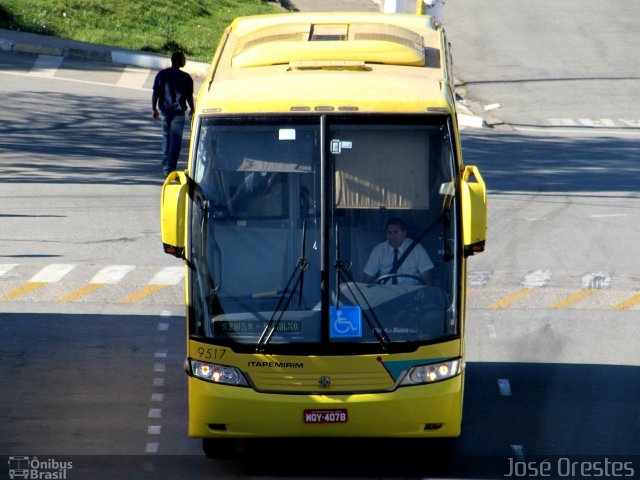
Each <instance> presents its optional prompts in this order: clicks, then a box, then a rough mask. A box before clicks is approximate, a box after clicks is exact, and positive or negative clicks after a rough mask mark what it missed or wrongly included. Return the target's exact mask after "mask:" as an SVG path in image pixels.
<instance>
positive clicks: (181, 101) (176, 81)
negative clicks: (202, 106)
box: [151, 52, 194, 175]
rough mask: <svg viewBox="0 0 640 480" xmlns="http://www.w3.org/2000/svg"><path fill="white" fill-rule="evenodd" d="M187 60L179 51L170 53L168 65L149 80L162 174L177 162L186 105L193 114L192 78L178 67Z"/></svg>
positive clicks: (171, 168) (172, 168)
mask: <svg viewBox="0 0 640 480" xmlns="http://www.w3.org/2000/svg"><path fill="white" fill-rule="evenodd" d="M186 63H187V59H186V57H185V55H184V53H183V52H174V53H173V55H171V67H169V68H165V69H164V70H161V71H159V72H158V74H157V75H156V78H155V80H154V82H153V95H152V97H151V105H152V115H153V118H154V119H156V120H157V119H161V120H162V171H163V173H164V174H165V175H168V174H169V173H171V172H173V171H174V170H175V169H176V167H177V166H178V158H179V157H180V149H181V147H182V132H183V131H184V122H185V116H186V113H187V106H188V107H189V108H190V109H191V110H190V111H189V118H191V117H192V115H193V110H194V104H193V79H192V78H191V75H189V74H188V73H187V72H184V71H182V70H180V69H181V68H182V67H184V66H185V65H186Z"/></svg>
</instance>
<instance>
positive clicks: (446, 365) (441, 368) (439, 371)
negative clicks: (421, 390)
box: [400, 358, 462, 385]
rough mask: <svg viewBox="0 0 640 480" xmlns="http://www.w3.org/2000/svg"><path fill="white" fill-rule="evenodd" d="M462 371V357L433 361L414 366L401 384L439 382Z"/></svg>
mask: <svg viewBox="0 0 640 480" xmlns="http://www.w3.org/2000/svg"><path fill="white" fill-rule="evenodd" d="M461 372H462V359H461V358H456V359H455V360H448V361H446V362H440V363H431V364H429V365H418V366H416V367H412V368H411V369H410V370H409V371H408V372H407V374H406V375H405V376H404V378H403V379H402V381H401V382H400V385H420V384H423V383H433V382H439V381H441V380H446V379H447V378H451V377H455V376H456V375H459V374H460V373H461Z"/></svg>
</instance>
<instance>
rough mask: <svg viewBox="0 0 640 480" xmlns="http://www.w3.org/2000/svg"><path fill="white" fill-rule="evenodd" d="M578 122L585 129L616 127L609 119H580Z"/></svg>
mask: <svg viewBox="0 0 640 480" xmlns="http://www.w3.org/2000/svg"><path fill="white" fill-rule="evenodd" d="M578 121H579V122H580V124H581V125H584V126H585V127H606V128H611V127H616V122H614V121H613V120H611V119H610V118H601V119H599V120H594V119H592V118H581V119H579V120H578Z"/></svg>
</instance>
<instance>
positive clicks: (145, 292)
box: [119, 285, 169, 303]
mask: <svg viewBox="0 0 640 480" xmlns="http://www.w3.org/2000/svg"><path fill="white" fill-rule="evenodd" d="M167 287H169V285H147V286H146V287H144V288H142V289H140V290H138V291H137V292H134V293H132V294H131V295H128V296H126V297H124V298H123V299H122V300H120V302H119V303H135V302H137V301H138V300H141V299H143V298H145V297H148V296H149V295H151V294H153V293H155V292H157V291H158V290H162V289H164V288H167Z"/></svg>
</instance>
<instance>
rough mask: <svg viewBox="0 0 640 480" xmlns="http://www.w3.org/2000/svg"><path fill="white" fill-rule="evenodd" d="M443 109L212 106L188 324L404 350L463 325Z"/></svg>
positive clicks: (196, 207) (274, 346) (266, 337)
mask: <svg viewBox="0 0 640 480" xmlns="http://www.w3.org/2000/svg"><path fill="white" fill-rule="evenodd" d="M451 138H452V135H451V126H450V118H449V117H447V116H437V117H434V116H426V115H424V116H406V117H401V118H400V119H398V117H397V116H393V117H391V116H384V115H380V116H366V117H356V116H344V117H343V116H291V117H283V116H265V117H244V118H239V117H233V118H220V117H207V118H204V119H202V121H201V122H200V124H199V127H198V132H197V140H196V151H195V162H194V165H193V172H192V178H193V179H194V180H195V182H194V184H195V185H194V188H193V193H192V195H193V202H191V212H190V216H189V221H190V222H191V229H190V231H191V232H192V235H191V239H190V242H189V250H188V253H187V258H188V259H189V260H190V261H189V265H190V267H191V270H190V275H191V278H192V281H191V283H190V285H191V287H190V291H189V295H190V296H191V301H190V305H191V306H192V308H193V310H192V313H193V315H192V317H191V322H190V333H191V335H193V336H197V337H205V338H207V339H209V340H215V341H216V343H221V344H228V345H232V346H233V347H234V348H235V349H237V350H238V351H242V350H245V351H268V352H289V351H295V349H296V348H297V349H298V350H300V351H304V352H306V353H309V352H338V351H339V352H361V351H370V352H383V351H390V350H393V351H410V350H413V349H415V348H416V347H417V346H418V345H420V344H426V343H434V342H440V341H443V340H445V339H450V338H451V337H455V336H458V335H459V326H458V323H457V322H458V320H457V319H458V315H457V311H456V310H457V308H458V298H457V296H458V293H457V287H459V269H460V266H459V262H460V260H459V259H460V257H461V256H460V255H458V254H457V250H458V249H459V248H460V246H459V241H460V239H459V238H457V236H456V234H455V232H456V231H459V229H456V223H457V222H458V218H457V216H458V214H457V211H458V207H457V202H456V194H455V188H454V187H453V186H454V185H455V183H454V182H453V179H454V178H455V165H456V161H455V157H454V151H455V149H454V146H453V144H452V140H451Z"/></svg>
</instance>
